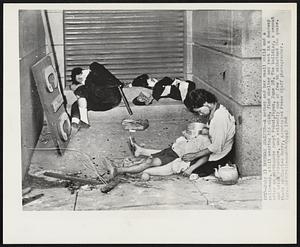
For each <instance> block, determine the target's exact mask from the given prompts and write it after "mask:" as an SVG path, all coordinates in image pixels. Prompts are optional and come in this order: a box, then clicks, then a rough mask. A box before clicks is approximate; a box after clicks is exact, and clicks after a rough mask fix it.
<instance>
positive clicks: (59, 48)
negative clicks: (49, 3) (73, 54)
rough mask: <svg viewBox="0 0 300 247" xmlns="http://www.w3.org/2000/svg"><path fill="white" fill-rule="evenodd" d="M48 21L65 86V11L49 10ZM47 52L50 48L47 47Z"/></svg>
mask: <svg viewBox="0 0 300 247" xmlns="http://www.w3.org/2000/svg"><path fill="white" fill-rule="evenodd" d="M47 14H48V20H49V25H50V31H51V35H52V39H53V47H54V52H55V54H56V58H57V63H58V70H59V74H60V77H61V82H62V84H63V86H65V85H66V84H65V61H64V25H63V10H48V11H47ZM47 52H49V48H48V47H47Z"/></svg>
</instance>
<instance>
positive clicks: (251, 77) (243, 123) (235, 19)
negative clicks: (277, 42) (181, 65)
mask: <svg viewBox="0 0 300 247" xmlns="http://www.w3.org/2000/svg"><path fill="white" fill-rule="evenodd" d="M188 15H189V18H188V20H190V25H191V26H192V31H190V32H188V33H187V35H188V37H187V49H188V50H189V52H187V54H189V53H192V56H190V57H187V59H189V60H190V61H188V62H187V63H188V64H191V65H192V69H191V71H190V72H189V73H187V78H188V79H191V80H193V81H195V82H196V83H197V87H198V88H206V89H208V90H209V91H211V92H213V93H215V94H216V96H217V97H218V99H219V101H220V102H221V103H222V104H224V105H225V106H226V107H228V108H229V110H230V111H231V112H232V113H233V114H234V116H235V118H236V120H237V133H236V140H235V142H236V160H235V162H236V163H237V165H238V166H239V169H240V171H241V174H242V175H244V176H247V175H260V174H261V51H260V49H261V12H260V11H192V12H191V13H188Z"/></svg>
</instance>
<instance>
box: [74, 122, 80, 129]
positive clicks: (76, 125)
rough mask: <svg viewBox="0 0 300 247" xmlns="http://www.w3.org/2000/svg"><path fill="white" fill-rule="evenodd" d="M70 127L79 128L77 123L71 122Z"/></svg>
mask: <svg viewBox="0 0 300 247" xmlns="http://www.w3.org/2000/svg"><path fill="white" fill-rule="evenodd" d="M72 128H75V129H80V125H79V124H78V123H72Z"/></svg>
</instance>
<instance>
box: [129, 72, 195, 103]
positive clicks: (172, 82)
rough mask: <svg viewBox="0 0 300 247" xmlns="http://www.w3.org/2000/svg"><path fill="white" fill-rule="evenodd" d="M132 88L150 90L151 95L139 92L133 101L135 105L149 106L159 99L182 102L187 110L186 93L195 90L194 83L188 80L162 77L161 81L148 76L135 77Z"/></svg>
mask: <svg viewBox="0 0 300 247" xmlns="http://www.w3.org/2000/svg"><path fill="white" fill-rule="evenodd" d="M131 85H132V86H133V87H145V88H148V89H152V94H149V93H147V92H141V93H140V94H139V95H138V96H137V97H136V98H134V100H133V104H135V105H149V104H151V103H152V101H153V100H156V101H159V99H161V98H171V99H174V100H179V101H182V102H183V103H184V104H185V105H186V106H187V107H188V108H189V107H190V103H189V102H188V101H189V100H188V97H187V95H188V93H189V92H190V91H192V90H193V89H195V83H194V82H192V81H189V80H181V79H178V78H173V79H172V78H170V77H164V78H162V79H161V80H157V79H155V78H151V77H149V75H148V74H142V75H140V76H138V77H136V78H135V79H134V80H133V82H132V84H131Z"/></svg>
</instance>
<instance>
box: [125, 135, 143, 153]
mask: <svg viewBox="0 0 300 247" xmlns="http://www.w3.org/2000/svg"><path fill="white" fill-rule="evenodd" d="M128 145H129V148H130V151H131V153H132V154H133V155H134V156H135V157H138V156H140V155H141V153H140V146H138V145H137V144H136V143H135V140H134V138H132V137H131V136H130V137H129V141H128Z"/></svg>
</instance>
